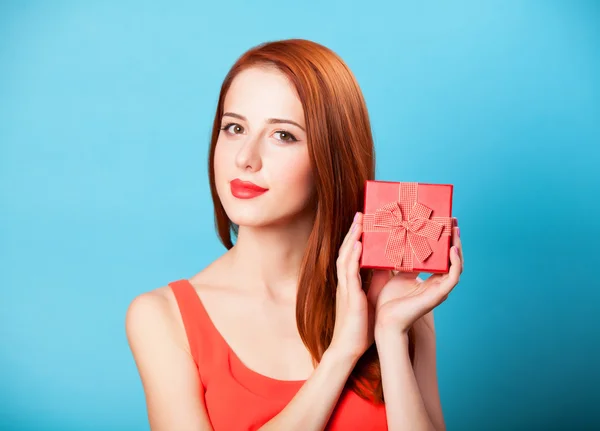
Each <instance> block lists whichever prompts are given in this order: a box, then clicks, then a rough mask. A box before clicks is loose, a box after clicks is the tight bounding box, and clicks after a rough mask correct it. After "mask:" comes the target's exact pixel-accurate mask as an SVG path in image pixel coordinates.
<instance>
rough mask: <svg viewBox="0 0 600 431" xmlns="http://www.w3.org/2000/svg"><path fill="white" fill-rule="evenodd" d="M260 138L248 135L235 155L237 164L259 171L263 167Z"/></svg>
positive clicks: (241, 167)
mask: <svg viewBox="0 0 600 431" xmlns="http://www.w3.org/2000/svg"><path fill="white" fill-rule="evenodd" d="M260 145H261V142H260V138H259V137H250V136H249V137H248V138H247V139H246V140H245V141H244V142H243V143H242V146H241V147H240V148H239V151H238V152H237V154H236V156H235V163H236V165H237V166H238V167H239V168H240V169H243V170H247V169H249V170H251V171H258V170H260V169H261V167H262V160H261V155H260V150H261V149H260Z"/></svg>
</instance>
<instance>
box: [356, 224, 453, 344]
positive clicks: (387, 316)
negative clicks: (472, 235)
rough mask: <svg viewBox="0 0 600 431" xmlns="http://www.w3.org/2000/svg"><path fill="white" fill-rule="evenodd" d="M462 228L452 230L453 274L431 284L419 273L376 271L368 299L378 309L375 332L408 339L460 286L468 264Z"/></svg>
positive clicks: (433, 278)
mask: <svg viewBox="0 0 600 431" xmlns="http://www.w3.org/2000/svg"><path fill="white" fill-rule="evenodd" d="M458 232H459V231H458V227H454V228H453V229H452V241H451V243H452V247H451V249H450V270H449V272H448V273H447V274H432V275H431V276H430V277H429V278H428V279H427V280H425V281H423V280H421V279H419V278H418V275H419V273H416V272H410V273H407V272H398V273H397V274H396V275H393V274H392V272H391V271H381V270H375V271H374V274H373V279H372V282H371V286H370V287H369V291H368V292H367V298H368V299H369V302H370V303H371V304H372V305H373V306H374V307H375V310H376V311H375V332H380V331H382V330H385V331H386V332H387V331H388V330H391V331H392V332H398V333H400V334H403V335H406V334H407V333H408V330H409V329H410V327H411V326H412V325H413V324H414V323H415V322H416V321H417V320H418V319H420V318H421V317H423V316H424V315H426V314H427V313H429V312H430V311H431V310H432V309H434V308H435V307H437V306H438V305H439V304H440V303H442V302H443V301H444V300H445V299H446V298H447V297H448V295H449V294H450V292H451V291H452V289H454V287H455V286H456V285H457V284H458V281H459V278H460V274H461V273H462V271H463V267H464V261H463V253H462V245H461V241H460V238H459V235H458Z"/></svg>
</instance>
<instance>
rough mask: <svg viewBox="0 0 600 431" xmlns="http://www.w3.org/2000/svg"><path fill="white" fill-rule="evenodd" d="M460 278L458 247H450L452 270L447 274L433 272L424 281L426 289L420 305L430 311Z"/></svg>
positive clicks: (424, 309)
mask: <svg viewBox="0 0 600 431" xmlns="http://www.w3.org/2000/svg"><path fill="white" fill-rule="evenodd" d="M459 279H460V257H459V256H458V249H456V248H455V247H452V248H451V249H450V270H449V271H448V273H447V274H433V275H431V276H430V277H429V278H428V279H427V280H425V282H424V283H426V285H425V289H423V292H422V293H421V294H419V297H420V306H421V308H422V309H423V311H424V312H427V311H430V310H431V309H433V308H435V307H437V306H438V305H439V304H441V303H442V302H443V301H444V300H446V298H447V297H448V295H449V294H450V292H451V291H452V289H454V287H455V286H456V285H457V284H458V281H459Z"/></svg>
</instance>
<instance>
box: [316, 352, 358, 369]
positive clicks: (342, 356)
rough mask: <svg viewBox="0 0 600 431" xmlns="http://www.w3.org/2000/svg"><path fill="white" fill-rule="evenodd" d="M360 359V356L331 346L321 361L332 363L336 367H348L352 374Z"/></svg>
mask: <svg viewBox="0 0 600 431" xmlns="http://www.w3.org/2000/svg"><path fill="white" fill-rule="evenodd" d="M358 359H359V357H357V356H356V355H353V354H351V353H347V352H343V351H341V350H339V349H334V348H331V347H330V348H328V349H327V350H325V352H324V353H323V357H322V358H321V362H326V363H330V364H332V365H333V366H334V367H336V368H341V369H346V370H348V374H350V373H351V372H352V370H353V369H354V366H355V365H356V363H357V362H358Z"/></svg>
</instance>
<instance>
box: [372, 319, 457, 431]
mask: <svg viewBox="0 0 600 431" xmlns="http://www.w3.org/2000/svg"><path fill="white" fill-rule="evenodd" d="M433 328H434V327H433V311H431V312H429V313H428V314H427V315H425V316H423V317H422V318H421V319H419V320H417V321H416V322H415V325H414V329H415V334H416V341H415V345H416V346H415V359H414V365H411V362H410V357H409V355H408V338H407V336H406V335H403V334H400V333H398V332H396V331H380V332H378V333H376V334H375V339H376V343H377V350H378V352H379V360H380V363H381V373H382V380H383V392H384V396H385V403H386V413H387V419H388V428H389V429H390V430H400V429H409V428H410V429H414V430H435V431H443V430H445V429H446V426H445V424H444V418H443V414H442V407H441V402H440V397H439V390H438V384H437V373H436V358H435V354H436V353H435V333H434V329H433Z"/></svg>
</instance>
